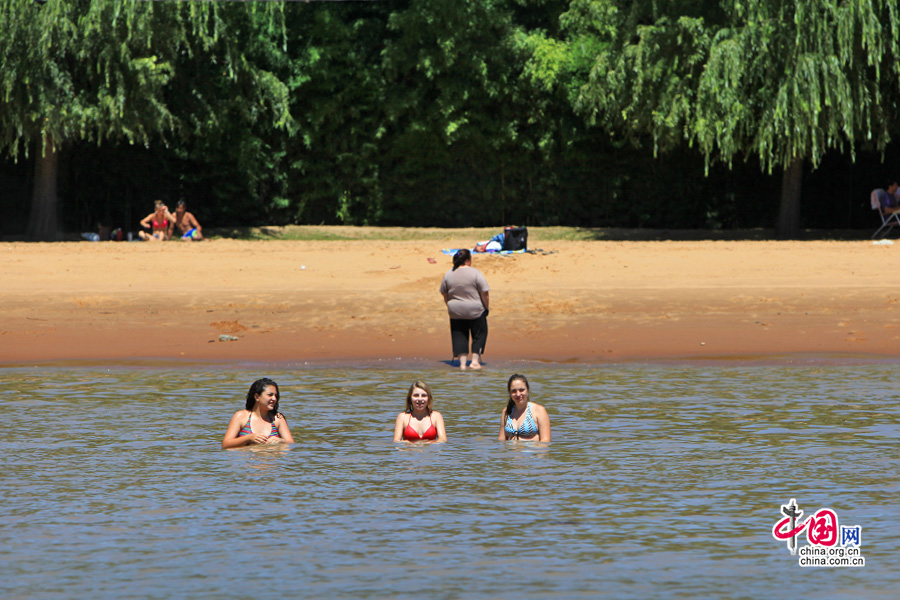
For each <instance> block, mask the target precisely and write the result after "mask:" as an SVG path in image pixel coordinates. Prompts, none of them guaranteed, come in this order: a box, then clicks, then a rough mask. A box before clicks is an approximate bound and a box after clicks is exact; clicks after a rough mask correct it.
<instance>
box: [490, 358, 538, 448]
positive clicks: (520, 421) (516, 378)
mask: <svg viewBox="0 0 900 600" xmlns="http://www.w3.org/2000/svg"><path fill="white" fill-rule="evenodd" d="M506 390H507V392H509V401H508V402H507V403H506V408H504V409H503V413H501V415H500V435H499V436H498V438H497V439H500V440H528V441H538V442H549V441H550V416H549V415H548V414H547V410H546V409H545V408H544V407H543V406H541V405H540V404H538V403H536V402H529V401H528V394H529V392H531V387H530V386H529V385H528V380H527V379H526V378H525V376H524V375H519V374H518V373H516V374H515V375H513V376H512V377H510V378H509V381H508V382H507V384H506Z"/></svg>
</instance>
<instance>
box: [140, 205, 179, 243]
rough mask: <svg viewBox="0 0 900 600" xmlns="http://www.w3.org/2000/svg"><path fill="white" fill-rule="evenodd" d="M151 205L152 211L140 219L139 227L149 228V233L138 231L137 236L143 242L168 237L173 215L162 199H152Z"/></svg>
mask: <svg viewBox="0 0 900 600" xmlns="http://www.w3.org/2000/svg"><path fill="white" fill-rule="evenodd" d="M153 205H154V210H153V212H152V213H150V214H149V215H147V216H146V217H144V218H143V219H141V227H143V228H144V229H149V230H150V233H147V232H146V231H139V232H138V237H140V238H141V239H142V240H144V241H145V242H164V241H166V240H168V239H169V236H170V234H171V225H172V223H174V222H175V215H173V214H172V213H170V212H169V207H168V206H166V205H165V204H163V201H162V200H156V201H154V203H153Z"/></svg>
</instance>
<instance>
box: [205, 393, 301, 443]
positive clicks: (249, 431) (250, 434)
mask: <svg viewBox="0 0 900 600" xmlns="http://www.w3.org/2000/svg"><path fill="white" fill-rule="evenodd" d="M280 398H281V392H280V391H279V390H278V384H277V383H275V382H274V381H272V380H271V379H266V378H263V379H257V380H256V381H254V382H253V385H251V386H250V391H248V392H247V402H246V404H245V409H244V410H239V411H237V412H236V413H234V416H233V417H231V422H230V423H228V429H227V430H226V431H225V437H223V438H222V448H239V447H241V446H248V445H250V444H274V443H278V442H287V443H289V444H290V443H293V442H294V436H292V435H291V429H290V427H288V424H287V419H285V418H284V415H283V414H281V413H280V412H278V400H279V399H280Z"/></svg>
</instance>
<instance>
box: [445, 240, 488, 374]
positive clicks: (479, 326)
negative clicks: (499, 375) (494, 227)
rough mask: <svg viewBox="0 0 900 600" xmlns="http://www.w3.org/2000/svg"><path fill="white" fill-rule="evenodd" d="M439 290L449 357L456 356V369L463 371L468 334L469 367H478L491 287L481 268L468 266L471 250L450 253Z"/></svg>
mask: <svg viewBox="0 0 900 600" xmlns="http://www.w3.org/2000/svg"><path fill="white" fill-rule="evenodd" d="M440 289H441V295H442V296H444V303H445V304H446V305H447V313H448V314H449V315H450V344H451V345H452V347H453V356H455V357H458V358H459V368H460V369H462V370H465V368H466V360H467V359H468V356H469V335H470V334H471V336H472V348H471V350H472V364H471V366H470V368H472V369H480V368H481V356H482V355H483V354H484V346H485V344H486V343H487V334H488V324H487V316H488V309H489V308H490V293H489V292H490V289H491V288H490V287H489V286H488V283H487V280H485V278H484V275H482V274H481V271H479V270H478V269H476V268H475V267H473V266H472V253H471V252H469V251H468V250H465V249H463V250H459V251H457V252H456V254H454V255H453V268H452V269H451V270H449V271H447V272H446V273H445V274H444V279H443V280H442V281H441V288H440Z"/></svg>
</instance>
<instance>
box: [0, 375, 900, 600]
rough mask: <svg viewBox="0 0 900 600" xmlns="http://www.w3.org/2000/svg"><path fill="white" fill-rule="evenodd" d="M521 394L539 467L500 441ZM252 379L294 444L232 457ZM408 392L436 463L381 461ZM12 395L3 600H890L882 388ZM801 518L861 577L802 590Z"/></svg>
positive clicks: (679, 386)
mask: <svg viewBox="0 0 900 600" xmlns="http://www.w3.org/2000/svg"><path fill="white" fill-rule="evenodd" d="M515 371H520V372H524V373H525V374H526V375H528V377H529V379H530V380H531V383H532V398H533V399H534V400H535V401H537V402H540V403H542V404H544V405H545V406H546V407H547V409H548V411H549V413H550V417H551V423H552V430H553V440H554V441H553V442H552V443H550V444H534V443H525V442H498V441H497V439H496V438H497V431H498V429H499V414H500V411H501V410H502V408H503V406H504V404H505V385H506V377H507V376H508V375H509V374H511V373H513V372H515ZM260 376H268V377H271V378H273V379H275V380H276V381H277V382H278V383H279V384H280V386H281V391H282V399H281V410H282V412H283V413H284V414H285V415H286V416H287V418H288V420H289V423H290V424H291V428H292V430H293V433H294V436H295V438H296V440H297V443H296V444H294V445H293V446H292V447H290V449H284V448H283V447H275V448H273V447H267V448H261V449H258V450H252V449H246V450H233V451H224V450H221V449H220V446H219V444H220V442H221V438H222V434H223V433H224V431H225V427H226V425H227V423H228V420H229V419H230V417H231V415H232V414H233V413H234V411H236V410H238V409H239V408H242V405H243V398H244V395H245V394H246V390H247V388H248V387H249V384H250V383H251V382H252V381H253V380H254V379H256V378H258V377H260ZM415 379H424V380H425V381H427V382H428V383H429V384H430V385H431V386H432V389H433V390H434V394H435V408H436V409H437V410H440V411H441V412H442V413H443V414H444V418H445V420H446V423H447V434H448V438H449V440H448V442H447V443H446V444H422V445H419V444H416V445H409V444H394V443H393V442H392V441H391V436H392V431H393V423H394V418H395V417H396V415H397V413H398V412H400V411H401V410H402V408H403V405H404V397H405V393H406V389H407V387H408V386H409V384H410V383H411V382H412V381H413V380H415ZM0 393H2V398H3V402H2V406H3V408H4V410H3V414H4V421H5V422H6V426H5V427H4V429H5V435H3V437H2V440H0V465H2V472H0V498H2V505H3V511H2V515H0V580H2V584H0V587H2V597H3V598H5V599H7V600H9V599H18V598H22V599H25V598H27V599H30V600H33V599H37V598H110V599H112V598H116V599H121V598H239V597H245V596H258V597H279V596H286V597H334V598H384V597H397V598H412V597H418V596H422V597H428V598H481V597H484V598H486V597H500V598H578V597H586V598H592V597H608V598H634V599H645V598H753V599H757V598H801V597H819V598H853V599H855V600H858V599H869V598H894V597H896V594H897V592H896V590H897V589H898V588H900V574H898V570H897V565H898V557H900V552H898V544H900V535H898V533H900V527H898V525H900V508H898V506H900V460H898V458H900V451H898V443H897V442H898V436H900V408H898V403H897V397H898V383H897V371H896V365H894V364H884V363H880V364H879V363H864V362H863V363H856V364H839V363H833V364H831V363H828V362H807V363H794V362H791V361H789V360H784V361H781V362H772V363H767V364H762V363H739V362H728V361H721V362H709V363H703V364H700V363H697V364H693V363H687V364H684V363H682V364H650V365H645V364H625V365H599V366H598V365H552V364H522V363H509V364H502V365H500V364H493V365H491V366H490V368H489V369H485V370H484V371H482V372H469V373H459V372H456V371H455V370H452V369H450V368H449V367H448V366H446V365H444V364H435V363H428V362H422V363H412V364H411V363H408V362H406V363H400V362H398V363H391V362H386V363H378V364H363V365H351V366H340V365H337V366H335V365H330V366H328V365H325V366H322V365H319V366H311V365H270V366H265V365H227V366H222V365H212V366H211V365H193V366H187V365H176V366H171V365H160V366H155V367H144V366H139V365H138V366H136V365H133V364H132V365H118V366H109V365H104V366H103V367H99V366H95V367H83V366H82V367H39V368H38V367H35V368H24V367H7V368H2V369H0ZM790 498H796V499H797V502H798V504H799V506H800V508H801V509H803V510H804V515H805V516H806V515H811V514H813V513H814V512H815V511H816V510H817V509H819V508H823V507H827V508H831V509H833V510H834V511H835V512H836V513H837V515H838V518H839V522H840V524H841V525H859V526H861V527H862V539H861V541H862V544H861V546H860V551H861V555H862V556H864V557H865V561H866V564H865V567H861V568H801V567H800V566H798V557H797V556H791V555H790V552H789V551H788V549H787V547H786V543H785V542H782V541H777V540H775V539H774V538H773V536H772V533H771V532H772V527H773V526H774V524H775V523H776V522H777V521H778V520H779V519H780V518H781V514H780V507H781V505H782V504H785V503H787V502H788V500H789V499H790ZM804 518H805V517H804ZM800 542H801V545H802V544H805V543H806V536H805V535H803V537H801V538H800Z"/></svg>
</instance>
